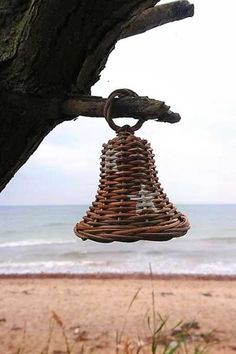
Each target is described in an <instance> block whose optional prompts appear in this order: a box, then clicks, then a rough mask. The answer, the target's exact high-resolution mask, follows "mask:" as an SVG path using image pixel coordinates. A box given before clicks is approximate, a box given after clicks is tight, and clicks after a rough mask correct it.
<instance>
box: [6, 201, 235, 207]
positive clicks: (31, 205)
mask: <svg viewBox="0 0 236 354" xmlns="http://www.w3.org/2000/svg"><path fill="white" fill-rule="evenodd" d="M90 203H91V202H88V203H82V204H73V203H72V204H0V208H1V207H66V206H78V207H83V206H89V205H90ZM173 204H174V205H198V206H201V205H202V206H208V205H216V206H217V205H221V206H223V205H226V206H227V205H236V202H235V203H173Z"/></svg>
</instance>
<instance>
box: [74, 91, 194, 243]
mask: <svg viewBox="0 0 236 354" xmlns="http://www.w3.org/2000/svg"><path fill="white" fill-rule="evenodd" d="M127 91H128V92H127ZM124 93H126V94H130V93H131V94H135V93H134V92H133V91H130V90H126V92H124V90H116V91H114V92H113V93H112V94H111V95H110V96H109V98H108V100H107V103H106V105H105V117H106V119H107V121H108V123H109V125H110V126H111V128H112V129H114V130H115V131H116V133H117V136H116V137H115V138H114V139H112V140H109V141H108V143H107V144H104V145H103V150H102V156H101V168H100V171H101V174H100V177H101V178H100V185H99V190H98V192H97V196H96V199H95V201H94V202H93V203H92V206H91V207H90V209H89V211H87V213H86V216H84V218H83V220H82V221H81V222H80V223H78V224H76V226H75V228H74V231H75V234H76V235H77V236H79V237H80V238H82V239H83V240H86V239H91V240H94V241H98V242H113V241H120V242H134V241H138V240H150V241H167V240H170V239H172V238H173V237H179V236H183V235H185V234H186V233H187V231H188V229H189V228H190V225H189V222H188V220H187V218H186V216H185V215H183V214H181V213H180V212H179V211H177V209H176V207H175V206H174V205H173V204H172V203H171V202H170V201H169V199H168V197H167V196H166V194H165V193H164V191H163V189H162V187H161V184H160V182H159V179H158V177H157V172H156V168H155V161H154V155H153V152H152V149H151V147H150V144H149V143H148V142H147V140H144V139H141V138H138V137H136V136H134V131H135V130H137V129H139V128H140V126H141V125H142V123H143V122H142V121H138V123H136V125H135V126H134V127H130V126H124V127H122V128H120V127H118V126H117V125H116V124H115V123H114V122H113V121H112V120H111V119H110V118H109V117H110V112H111V104H112V100H113V98H114V97H116V96H119V95H124ZM135 95H136V94H135Z"/></svg>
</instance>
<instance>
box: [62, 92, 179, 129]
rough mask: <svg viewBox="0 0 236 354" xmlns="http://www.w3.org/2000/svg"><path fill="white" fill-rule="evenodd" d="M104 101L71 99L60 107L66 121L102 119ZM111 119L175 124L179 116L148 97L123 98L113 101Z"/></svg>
mask: <svg viewBox="0 0 236 354" xmlns="http://www.w3.org/2000/svg"><path fill="white" fill-rule="evenodd" d="M105 103H106V99H105V98H102V97H96V96H81V97H73V98H70V99H68V100H66V101H65V102H63V105H62V111H63V113H64V114H65V115H66V116H67V118H66V119H67V120H70V119H73V118H75V117H77V116H87V117H104V114H103V110H104V106H105ZM111 113H112V118H119V117H133V118H134V119H143V120H149V119H153V120H156V121H158V122H166V123H167V122H168V123H177V122H179V121H180V119H181V118H180V115H179V114H178V113H174V112H171V111H170V107H169V106H167V105H166V104H165V102H162V101H158V100H153V99H150V98H148V97H125V98H119V99H118V98H117V99H114V102H113V106H112V112H111Z"/></svg>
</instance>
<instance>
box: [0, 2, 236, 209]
mask: <svg viewBox="0 0 236 354" xmlns="http://www.w3.org/2000/svg"><path fill="white" fill-rule="evenodd" d="M164 2H167V1H161V3H164ZM193 2H194V4H195V16H194V17H193V18H190V19H186V20H183V21H179V22H175V23H171V24H167V25H164V26H162V27H159V28H156V29H154V30H151V31H149V32H147V33H145V34H142V35H138V36H135V37H131V38H128V39H125V40H121V41H120V42H118V44H117V46H116V49H115V50H114V51H113V52H112V54H111V56H110V59H109V61H108V63H107V66H106V68H105V70H104V71H103V72H102V76H101V80H100V81H99V82H98V83H97V84H96V85H95V86H94V87H93V89H92V93H93V94H94V95H101V96H104V97H106V96H107V95H108V94H109V93H110V92H111V91H113V90H114V89H117V88H123V87H127V88H130V89H132V90H134V91H136V92H137V93H138V94H139V95H144V96H149V97H150V98H156V99H159V100H163V101H165V102H166V104H167V105H170V106H171V109H172V110H173V111H175V112H178V113H180V114H181V116H182V120H181V121H180V122H179V123H177V124H173V125H171V124H167V123H166V124H164V123H156V122H147V123H146V124H145V125H144V126H143V128H141V130H139V131H138V132H137V133H136V135H139V136H141V137H144V138H146V139H148V140H149V141H150V143H151V145H152V147H153V149H154V152H155V154H156V163H157V169H158V172H159V177H160V181H161V183H162V186H163V187H164V189H165V191H166V192H167V194H168V196H169V198H170V199H171V201H173V202H174V203H236V186H235V185H236V161H235V156H236V138H235V137H236V125H235V120H236V100H235V95H236V68H235V66H236V49H235V48H236V45H235V42H236V40H235V33H236V23H235V13H236V1H235V0H226V1H225V2H222V1H220V0H195V1H193ZM120 122H121V121H120ZM120 122H119V123H120ZM122 122H123V124H124V119H123V120H122ZM132 123H133V122H132ZM113 137H114V132H113V131H112V130H111V129H110V128H109V127H108V125H107V124H106V122H105V121H104V119H94V118H85V117H80V118H79V119H78V120H77V121H75V122H74V121H72V122H67V123H63V124H61V125H60V126H58V127H57V128H56V129H55V130H54V131H53V132H52V133H51V134H49V136H48V137H47V138H46V139H45V140H44V141H43V143H42V144H41V145H40V147H39V148H38V150H37V151H36V152H35V153H34V155H33V156H32V157H31V158H30V160H28V162H27V163H26V164H25V165H24V166H23V167H22V168H21V169H20V171H19V172H18V173H17V174H16V176H15V177H14V178H13V180H12V181H11V182H10V183H9V184H8V186H7V187H6V189H5V190H4V191H3V192H2V194H1V195H0V205H31V204H88V203H90V202H91V201H92V200H93V198H94V195H95V193H96V190H97V185H98V178H99V177H98V176H99V156H100V152H101V147H102V144H103V143H104V142H106V141H107V140H108V139H110V138H113Z"/></svg>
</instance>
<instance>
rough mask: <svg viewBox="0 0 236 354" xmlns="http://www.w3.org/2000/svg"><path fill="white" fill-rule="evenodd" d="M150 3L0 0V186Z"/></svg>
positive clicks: (86, 85)
mask: <svg viewBox="0 0 236 354" xmlns="http://www.w3.org/2000/svg"><path fill="white" fill-rule="evenodd" d="M157 2H158V1H157V0H145V1H141V0H130V1H124V0H112V1H107V0H100V1H87V0H67V1H65V0H50V1H48V0H0V107H1V110H0V166H1V167H0V191H1V190H2V189H3V188H4V187H5V186H6V184H7V183H8V182H9V181H10V180H11V178H12V177H13V176H14V174H15V173H16V172H17V170H18V169H19V168H20V167H21V166H22V165H23V164H24V163H25V162H26V161H27V159H28V158H29V157H30V156H31V154H32V153H33V152H34V151H35V149H36V148H37V147H38V145H39V144H40V142H41V141H42V140H43V138H44V137H45V136H46V135H47V134H48V133H49V132H50V131H51V130H52V129H53V128H54V127H55V126H56V125H57V124H59V123H61V122H62V121H64V120H66V119H68V116H66V115H65V114H64V112H63V111H62V103H63V102H64V101H65V100H66V99H67V98H68V96H70V95H71V93H72V92H73V93H76V94H77V95H89V94H90V89H91V86H92V85H93V84H94V83H95V82H96V81H97V80H99V75H100V72H101V70H102V69H103V68H104V66H105V63H106V61H107V59H108V56H109V54H110V52H111V51H112V50H113V49H114V46H115V44H116V42H117V41H118V40H119V39H120V37H121V35H122V31H123V29H124V27H125V26H126V25H127V23H129V21H130V20H131V19H132V18H133V17H135V16H137V15H139V14H142V13H143V12H144V11H145V10H146V9H148V8H152V7H153V6H154V5H155V4H156V3H157Z"/></svg>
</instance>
